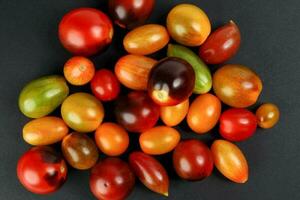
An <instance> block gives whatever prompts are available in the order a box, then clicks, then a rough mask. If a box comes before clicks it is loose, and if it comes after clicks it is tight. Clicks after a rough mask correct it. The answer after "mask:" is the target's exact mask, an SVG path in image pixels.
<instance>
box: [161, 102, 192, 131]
mask: <svg viewBox="0 0 300 200" xmlns="http://www.w3.org/2000/svg"><path fill="white" fill-rule="evenodd" d="M188 111H189V99H187V100H185V101H183V102H181V103H180V104H177V105H175V106H162V107H160V118H161V120H162V121H163V122H164V123H165V124H166V125H167V126H177V125H178V124H180V122H182V120H184V118H185V116H186V115H187V113H188Z"/></svg>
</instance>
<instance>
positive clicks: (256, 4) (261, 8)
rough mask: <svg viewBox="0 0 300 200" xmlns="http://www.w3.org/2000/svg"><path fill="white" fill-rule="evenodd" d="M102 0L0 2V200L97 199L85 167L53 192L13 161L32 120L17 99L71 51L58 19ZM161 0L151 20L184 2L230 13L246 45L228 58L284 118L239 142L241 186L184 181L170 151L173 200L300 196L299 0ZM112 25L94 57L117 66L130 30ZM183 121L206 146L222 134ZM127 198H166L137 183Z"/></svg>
mask: <svg viewBox="0 0 300 200" xmlns="http://www.w3.org/2000/svg"><path fill="white" fill-rule="evenodd" d="M105 2H106V1H104V0H76V1H66V0H51V1H50V0H48V1H47V0H31V1H17V0H0V8H1V12H0V20H1V21H0V44H1V48H0V67H1V73H0V76H1V78H0V91H1V93H0V94H1V97H0V100H1V103H0V112H1V114H0V122H1V126H0V134H1V140H0V141H1V145H0V147H1V153H0V160H1V164H0V184H1V187H0V199H3V200H21V199H22V200H23V199H26V200H31V199H59V200H87V199H94V198H93V197H92V195H91V193H90V192H89V185H88V174H89V172H88V171H84V172H82V171H76V170H73V169H70V170H69V174H68V181H67V182H66V184H65V185H64V186H63V187H62V188H61V190H59V191H58V192H57V193H55V194H52V195H48V196H38V195H34V194H31V193H29V192H27V191H26V190H25V189H24V188H23V187H22V186H21V185H20V183H19V182H18V180H17V177H16V163H17V160H18V158H19V157H20V156H21V155H22V153H23V152H24V151H26V150H27V149H28V148H29V145H27V144H26V143H25V142H24V141H23V139H22V136H21V130H22V126H23V125H24V124H25V123H26V122H27V121H28V119H26V118H25V117H24V116H23V115H22V114H21V113H20V112H19V110H18V107H17V99H18V94H19V92H20V90H21V89H22V87H23V86H24V84H25V83H27V82H28V81H30V80H32V79H35V78H38V77H40V76H43V75H48V74H61V73H62V66H63V64H64V62H65V61H66V59H68V58H69V57H70V54H69V53H68V52H67V51H65V50H64V49H63V48H62V47H61V45H60V43H59V41H58V37H57V26H58V23H59V20H60V19H61V17H62V16H63V15H64V14H65V13H66V12H67V11H69V10H71V9H73V8H77V7H81V6H85V7H96V8H99V7H101V8H102V9H103V10H106V5H105V4H106V3H105ZM157 2H158V3H157V4H156V6H155V10H154V14H153V15H152V16H151V19H150V21H151V22H153V23H157V22H159V23H161V24H164V23H165V17H166V14H167V12H168V11H169V10H170V8H171V7H172V6H173V5H175V4H176V3H179V2H194V3H196V4H197V5H199V6H200V7H201V8H203V9H204V10H205V11H206V12H207V14H208V16H209V18H210V20H211V22H212V25H213V27H214V28H215V27H217V26H219V25H221V24H223V23H226V22H227V21H228V20H230V19H233V20H234V21H235V22H236V23H237V24H238V25H239V27H240V29H241V33H242V46H241V49H240V51H239V52H238V54H237V55H236V56H235V58H234V59H232V60H231V61H230V63H240V64H245V65H248V66H250V67H251V68H252V69H254V70H255V71H256V72H257V73H258V74H259V75H260V76H261V78H262V79H263V82H264V89H263V93H262V96H261V97H260V99H259V103H261V102H273V103H275V104H277V105H278V106H279V107H280V110H281V119H280V123H279V124H278V125H277V126H276V127H275V128H273V129H270V130H258V132H257V134H256V135H255V136H254V137H252V138H251V139H249V140H247V141H245V142H241V143H238V145H239V146H240V147H241V149H242V150H243V151H244V153H245V155H246V157H247V159H248V162H249V165H250V178H249V181H248V182H247V183H246V184H244V185H239V184H234V183H231V182H229V181H227V180H226V179H225V178H223V177H222V176H221V175H220V174H219V173H218V172H216V170H215V172H214V174H213V175H212V176H211V177H209V178H208V179H206V180H204V181H202V182H186V181H183V180H180V179H179V178H178V177H177V176H176V175H175V174H174V171H173V170H172V166H171V164H170V163H171V159H170V158H171V157H170V154H168V155H166V156H164V157H161V158H162V160H163V164H164V165H165V166H166V167H167V169H168V171H169V175H170V176H171V185H170V192H169V193H170V197H169V199H172V200H178V199H186V200H188V199H189V200H195V199H200V200H214V199H231V200H241V199H243V200H254V199H262V200H277V199H278V200H280V199H287V200H294V199H295V200H297V199H300V193H299V191H300V172H299V171H300V167H299V166H300V155H299V152H300V133H299V129H300V122H299V115H300V98H299V92H300V87H299V82H298V81H299V78H300V57H299V56H300V48H299V45H300V39H299V34H300V26H299V21H300V10H299V8H300V1H299V0H285V1H282V0H226V1H224V0H201V1H200V0H198V1H196V0H195V1H187V0H185V1H184V0H181V1H166V0H159V1H158V0H157ZM115 30H116V34H115V37H114V43H113V45H111V46H110V48H109V49H108V50H107V51H106V52H105V53H103V54H101V55H98V56H96V57H93V61H94V62H95V64H96V66H97V68H98V69H99V68H110V69H113V66H114V63H115V62H116V60H117V58H118V57H119V56H121V55H123V54H124V50H123V48H122V43H121V40H122V38H123V34H124V33H125V32H124V31H120V29H119V28H116V29H115ZM165 53H166V52H165V50H163V51H162V52H161V53H160V54H159V55H158V56H157V58H162V57H163V56H164V54H165ZM83 89H84V88H79V89H77V90H83ZM259 103H258V104H259ZM106 108H107V109H108V108H110V107H106ZM110 113H111V112H110ZM108 118H109V116H108V117H107V119H108ZM182 127H183V128H182V130H183V131H182V132H184V131H185V132H186V133H184V134H183V137H194V138H200V139H203V140H205V141H207V142H208V144H210V143H211V141H212V139H213V138H215V137H218V134H217V133H216V130H215V131H214V133H213V134H210V135H205V136H197V135H196V134H193V133H191V132H190V131H188V129H187V128H186V125H184V124H183V125H182ZM188 132H190V133H188ZM134 142H137V136H135V137H134V138H133V140H132V143H134ZM124 158H127V155H125V156H124ZM167 158H168V159H167ZM129 199H143V200H146V199H149V200H150V199H151V200H152V199H165V198H164V197H161V196H159V195H157V194H155V193H152V192H150V191H148V190H147V189H146V188H145V187H144V186H142V185H141V184H140V183H138V184H137V186H136V187H135V189H134V191H133V193H132V194H131V195H130V197H129Z"/></svg>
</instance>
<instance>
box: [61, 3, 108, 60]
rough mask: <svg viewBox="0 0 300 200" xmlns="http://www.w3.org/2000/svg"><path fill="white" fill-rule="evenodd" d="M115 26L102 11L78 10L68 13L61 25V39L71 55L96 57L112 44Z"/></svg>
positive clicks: (91, 9)
mask: <svg viewBox="0 0 300 200" xmlns="http://www.w3.org/2000/svg"><path fill="white" fill-rule="evenodd" d="M113 32H114V31H113V26H112V23H111V21H110V19H109V18H108V17H107V16H106V15H105V14H104V13H103V12H101V11H100V10H96V9H94V8H78V9H75V10H72V11H70V12H68V13H67V14H66V15H65V16H64V17H63V19H62V20H61V22H60V24H59V39H60V41H61V43H62V45H63V46H64V47H65V48H66V49H67V50H68V51H70V52H71V53H73V54H75V55H81V56H90V55H94V54H96V53H97V52H99V51H101V50H102V49H103V48H105V47H106V46H107V45H108V44H110V43H111V40H112V37H113Z"/></svg>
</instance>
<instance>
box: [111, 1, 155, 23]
mask: <svg viewBox="0 0 300 200" xmlns="http://www.w3.org/2000/svg"><path fill="white" fill-rule="evenodd" d="M154 3H155V1H154V0H109V12H110V14H111V16H112V17H113V19H114V22H115V23H116V24H117V25H119V26H120V27H122V28H129V29H132V28H134V27H137V26H139V25H142V24H143V23H144V22H145V21H146V20H147V19H148V17H149V16H150V14H151V12H152V10H153V7H154Z"/></svg>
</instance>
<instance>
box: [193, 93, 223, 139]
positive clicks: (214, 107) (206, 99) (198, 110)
mask: <svg viewBox="0 0 300 200" xmlns="http://www.w3.org/2000/svg"><path fill="white" fill-rule="evenodd" d="M221 107H222V106H221V102H220V100H219V99H218V98H217V97H216V96H214V95H212V94H202V95H199V96H198V97H197V98H196V99H195V100H194V101H193V103H192V104H191V106H190V109H189V112H188V115H187V122H188V125H189V127H190V128H191V129H192V130H193V131H195V132H196V133H199V134H203V133H206V132H208V131H210V130H211V129H212V128H214V126H215V125H216V124H217V122H218V120H219V117H220V115H221Z"/></svg>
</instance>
